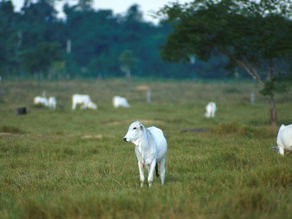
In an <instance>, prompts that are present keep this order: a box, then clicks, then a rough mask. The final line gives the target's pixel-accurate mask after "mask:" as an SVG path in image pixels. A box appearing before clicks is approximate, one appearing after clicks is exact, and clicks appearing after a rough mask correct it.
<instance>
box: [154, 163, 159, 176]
mask: <svg viewBox="0 0 292 219" xmlns="http://www.w3.org/2000/svg"><path fill="white" fill-rule="evenodd" d="M155 172H156V176H157V177H159V172H158V163H156V166H155Z"/></svg>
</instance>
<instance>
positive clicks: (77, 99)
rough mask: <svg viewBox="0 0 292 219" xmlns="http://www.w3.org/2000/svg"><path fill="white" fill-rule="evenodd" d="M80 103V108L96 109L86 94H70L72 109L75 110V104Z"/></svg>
mask: <svg viewBox="0 0 292 219" xmlns="http://www.w3.org/2000/svg"><path fill="white" fill-rule="evenodd" d="M78 104H80V109H97V106H96V104H94V103H93V102H92V101H91V100H90V97H89V96H88V95H87V94H74V95H73V96H72V110H75V109H76V107H77V105H78Z"/></svg>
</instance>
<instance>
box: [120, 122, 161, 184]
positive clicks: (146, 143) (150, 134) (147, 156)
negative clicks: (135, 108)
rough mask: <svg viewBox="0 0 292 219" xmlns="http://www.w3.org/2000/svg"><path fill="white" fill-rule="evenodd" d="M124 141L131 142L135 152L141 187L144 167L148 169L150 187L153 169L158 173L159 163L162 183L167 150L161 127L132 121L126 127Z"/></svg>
mask: <svg viewBox="0 0 292 219" xmlns="http://www.w3.org/2000/svg"><path fill="white" fill-rule="evenodd" d="M124 141H126V142H132V143H133V144H134V145H135V146H136V147H135V153H136V157H137V160H138V168H139V173H140V182H141V187H143V184H144V179H145V178H144V167H146V168H147V169H148V183H149V187H151V185H152V182H153V174H154V169H156V175H157V176H159V174H158V164H159V165H160V180H161V184H162V185H163V184H164V178H165V161H166V152H167V142H166V139H165V137H164V135H163V132H162V130H161V129H159V128H156V127H154V126H152V127H149V128H145V127H144V125H143V124H142V123H141V122H139V121H135V122H133V123H132V124H131V125H130V126H129V129H128V132H127V134H126V136H125V137H124Z"/></svg>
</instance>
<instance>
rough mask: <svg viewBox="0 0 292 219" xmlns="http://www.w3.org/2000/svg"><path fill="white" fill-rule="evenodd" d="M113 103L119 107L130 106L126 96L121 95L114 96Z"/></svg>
mask: <svg viewBox="0 0 292 219" xmlns="http://www.w3.org/2000/svg"><path fill="white" fill-rule="evenodd" d="M113 105H114V107H115V108H118V107H126V108H128V107H130V105H129V103H128V101H127V99H126V98H124V97H120V96H114V97H113Z"/></svg>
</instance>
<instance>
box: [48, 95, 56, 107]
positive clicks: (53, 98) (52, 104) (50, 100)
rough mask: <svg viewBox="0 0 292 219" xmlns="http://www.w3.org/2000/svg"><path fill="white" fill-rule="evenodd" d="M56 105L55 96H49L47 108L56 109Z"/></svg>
mask: <svg viewBox="0 0 292 219" xmlns="http://www.w3.org/2000/svg"><path fill="white" fill-rule="evenodd" d="M56 106H57V100H56V97H50V98H49V108H50V109H56Z"/></svg>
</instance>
